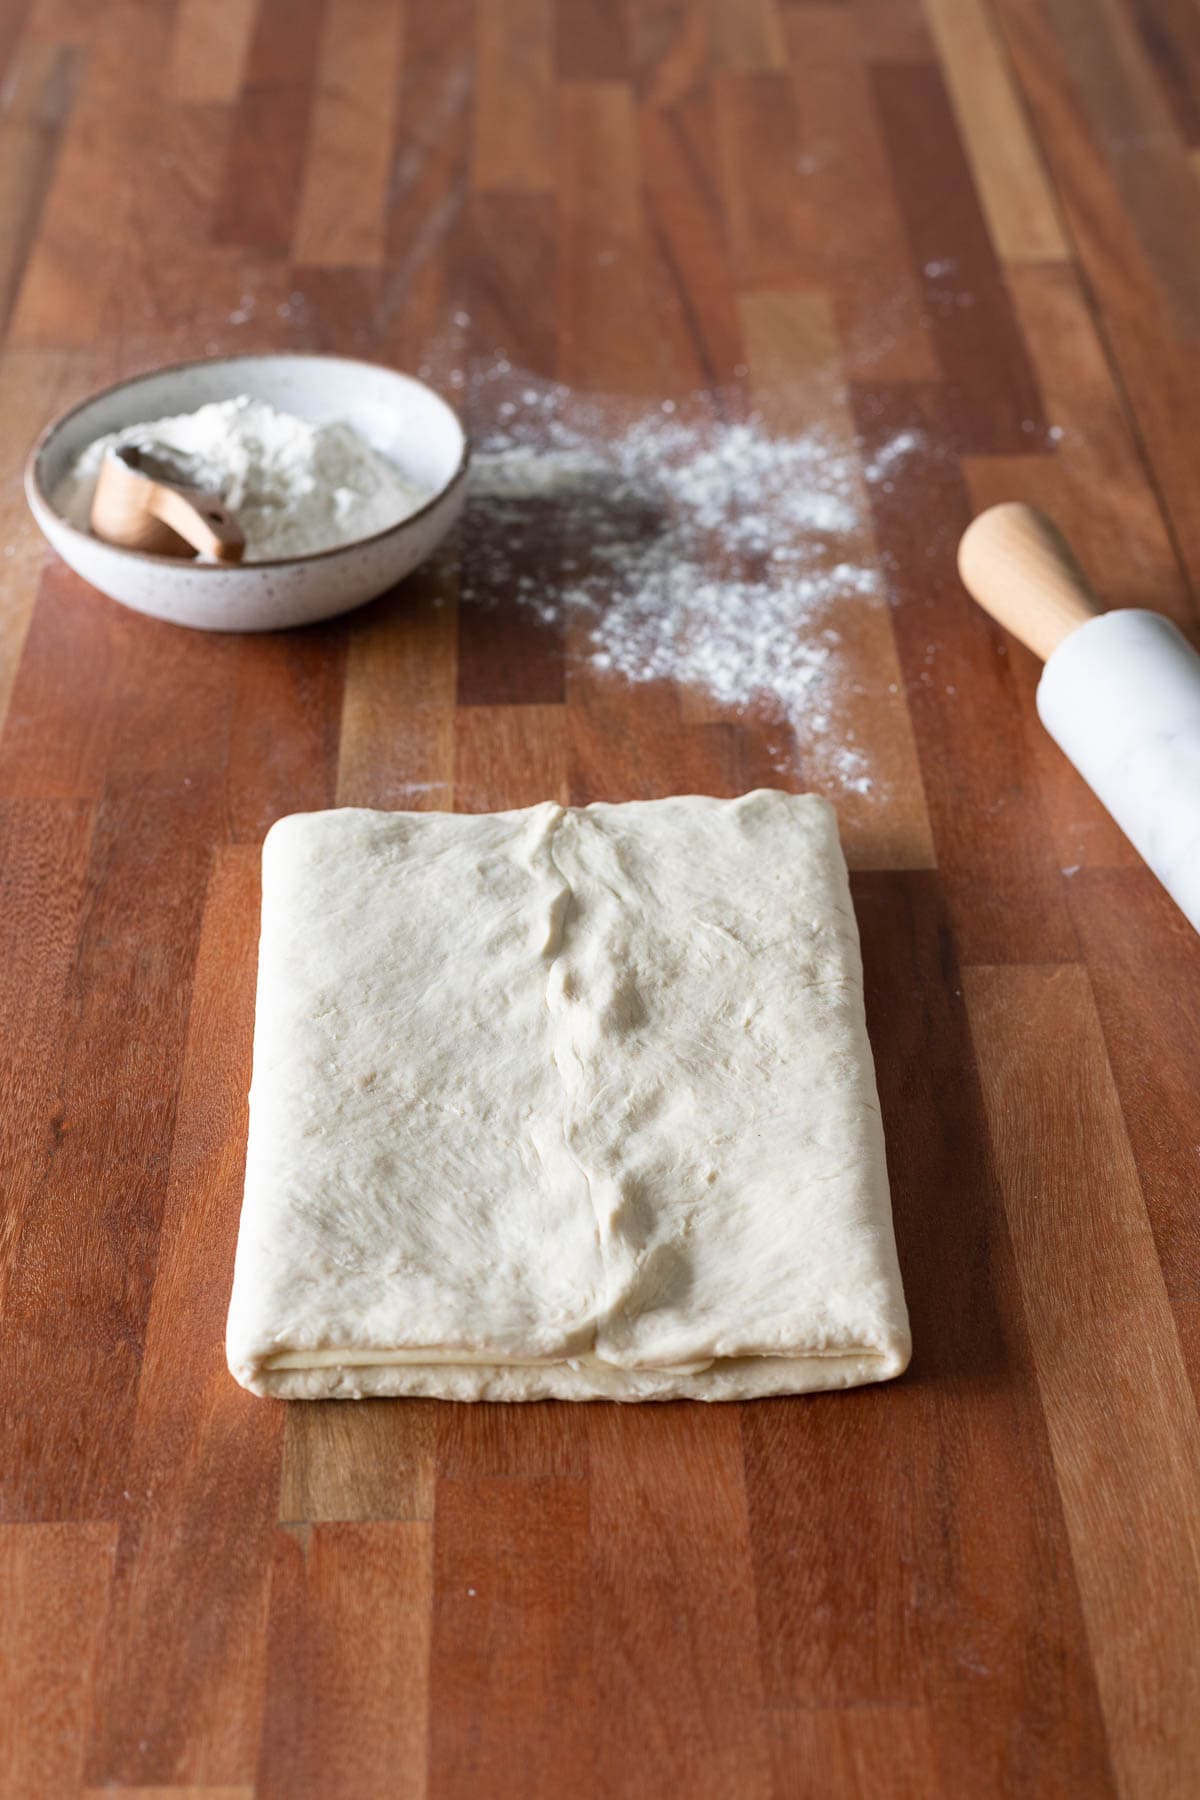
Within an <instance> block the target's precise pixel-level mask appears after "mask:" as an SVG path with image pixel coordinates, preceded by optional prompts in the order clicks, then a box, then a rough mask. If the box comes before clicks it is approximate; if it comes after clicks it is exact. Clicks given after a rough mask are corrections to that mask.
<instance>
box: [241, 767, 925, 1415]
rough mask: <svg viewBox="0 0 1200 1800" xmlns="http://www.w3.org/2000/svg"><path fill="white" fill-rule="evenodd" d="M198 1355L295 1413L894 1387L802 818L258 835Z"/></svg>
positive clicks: (851, 1051) (540, 809) (846, 910)
mask: <svg viewBox="0 0 1200 1800" xmlns="http://www.w3.org/2000/svg"><path fill="white" fill-rule="evenodd" d="M228 1353H229V1363H230V1368H231V1369H232V1371H233V1373H234V1375H235V1376H236V1377H237V1379H238V1380H239V1381H240V1382H242V1383H243V1384H244V1385H245V1386H246V1387H248V1388H251V1389H252V1390H253V1391H254V1392H255V1393H260V1394H273V1395H279V1396H283V1397H286V1398H299V1399H303V1398H324V1397H329V1396H347V1397H357V1396H360V1395H369V1394H427V1395H436V1396H441V1397H443V1398H446V1399H458V1400H480V1399H486V1400H532V1399H541V1398H545V1397H547V1396H558V1397H561V1398H565V1399H592V1398H606V1399H623V1400H643V1399H645V1400H650V1399H678V1398H694V1399H706V1400H722V1399H735V1398H744V1397H747V1396H752V1395H757V1394H772V1393H797V1392H802V1391H805V1390H808V1389H814V1388H830V1387H849V1386H853V1385H856V1384H858V1383H860V1382H866V1381H878V1380H883V1379H886V1378H887V1377H890V1376H893V1375H897V1374H899V1373H900V1372H901V1371H902V1370H903V1369H904V1367H905V1366H906V1364H907V1361H908V1355H909V1336H908V1321H907V1316H906V1313H905V1306H904V1297H903V1292H902V1289H901V1284H900V1275H899V1270H898V1267H897V1262H896V1251H895V1244H894V1240H893V1235H892V1220H891V1208H890V1202H889V1197H888V1187H887V1172H886V1165H885V1161H884V1149H883V1136H882V1130H881V1125H880V1118H879V1106H878V1100H877V1096H876V1091H875V1079H874V1071H873V1066H872V1062H871V1052H870V1046H869V1044H868V1042H867V1035H866V1027H865V1022H864V1017H863V999H862V974H861V965H860V960H859V950H858V933H857V929H856V926H855V921H854V914H853V910H852V908H851V904H850V894H849V887H848V882H847V877H846V867H845V862H844V860H843V857H842V853H841V848H840V846H839V843H838V838H837V828H836V822H835V820H834V815H833V813H832V811H831V809H830V808H829V807H828V806H827V805H826V803H825V802H824V801H823V800H819V799H816V798H814V797H812V796H809V795H789V794H782V793H775V792H771V791H766V790H762V791H759V792H757V793H752V794H747V795H744V796H743V797H742V798H741V799H738V800H712V799H707V798H703V797H698V796H694V795H693V796H685V797H680V798H675V799H668V800H652V801H643V802H632V803H629V804H626V805H596V806H589V807H584V808H581V809H575V810H572V809H565V808H563V807H561V806H557V805H553V804H545V805H541V806H534V807H530V808H527V809H526V810H523V811H519V812H508V813H493V814H485V815H476V816H470V815H454V814H440V813H384V812H369V811H363V810H358V809H351V810H345V811H337V812H325V813H308V814H298V815H296V816H294V817H291V818H287V819H282V820H280V821H279V823H278V824H277V825H275V826H274V827H273V829H272V830H271V831H270V833H269V834H268V837H267V841H266V844H265V847H264V852H263V910H262V943H261V950H260V959H259V975H258V1005H257V1017H256V1023H255V1038H254V1077H253V1085H252V1088H251V1094H250V1136H249V1146H248V1152H247V1163H246V1189H245V1200H244V1204H243V1209H242V1221H241V1231H240V1236H239V1241H238V1251H237V1266H236V1272H235V1277H234V1287H233V1299H232V1304H231V1308H230V1314H229V1329H228Z"/></svg>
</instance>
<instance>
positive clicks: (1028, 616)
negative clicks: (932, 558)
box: [958, 500, 1101, 662]
mask: <svg viewBox="0 0 1200 1800" xmlns="http://www.w3.org/2000/svg"><path fill="white" fill-rule="evenodd" d="M958 572H959V574H960V575H961V576H962V580H963V586H964V587H965V588H966V589H967V590H968V592H969V593H971V594H973V595H974V597H975V599H976V600H978V602H979V604H980V606H982V608H983V610H984V611H985V612H988V613H991V615H992V617H993V619H995V620H997V621H998V622H999V623H1000V624H1001V625H1003V626H1004V627H1005V628H1006V630H1008V631H1011V632H1012V634H1013V636H1014V637H1016V638H1020V640H1021V642H1022V643H1023V644H1025V645H1027V646H1028V648H1029V649H1030V650H1032V651H1033V653H1034V655H1035V656H1040V657H1041V658H1042V661H1043V662H1045V660H1046V659H1047V658H1048V657H1049V656H1052V655H1053V653H1054V651H1055V650H1057V649H1058V646H1059V645H1060V644H1061V643H1062V641H1063V639H1064V638H1065V637H1069V636H1070V634H1071V633H1072V632H1073V631H1078V629H1079V627H1080V626H1081V625H1086V624H1087V622H1088V620H1089V619H1094V618H1095V617H1096V614H1097V613H1098V612H1099V611H1100V610H1101V608H1100V603H1099V601H1098V600H1097V598H1096V596H1095V594H1094V592H1093V591H1092V588H1091V586H1090V585H1089V583H1088V579H1087V577H1086V575H1085V574H1084V573H1083V570H1082V569H1081V568H1080V567H1079V564H1078V563H1077V562H1076V560H1075V556H1074V553H1073V551H1072V549H1071V546H1070V545H1069V544H1068V543H1067V540H1066V538H1064V536H1063V535H1062V532H1061V531H1060V530H1059V529H1058V526H1057V525H1055V524H1054V523H1053V521H1052V520H1050V519H1048V518H1047V517H1046V515H1045V513H1040V512H1038V511H1036V510H1035V508H1034V507H1032V506H1025V505H1023V504H1022V503H1021V502H1020V501H1017V500H1013V501H1009V502H1008V503H1007V504H1005V505H1004V506H992V507H989V508H988V510H987V512H983V513H980V515H979V517H978V518H977V519H975V520H973V521H972V523H971V524H970V525H968V526H967V529H966V531H964V533H963V536H962V542H961V543H960V544H959V546H958Z"/></svg>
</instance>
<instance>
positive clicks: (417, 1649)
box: [254, 1521, 430, 1800]
mask: <svg viewBox="0 0 1200 1800" xmlns="http://www.w3.org/2000/svg"><path fill="white" fill-rule="evenodd" d="M429 1535H430V1529H429V1526H428V1525H426V1524H424V1523H420V1522H416V1521H412V1522H409V1523H405V1524H357V1523H345V1524H341V1525H337V1526H327V1525H300V1526H295V1527H292V1528H290V1529H281V1530H279V1531H278V1532H277V1533H276V1540H275V1561H274V1565H273V1568H272V1572H271V1624H270V1646H269V1657H270V1673H271V1680H270V1684H269V1687H268V1694H267V1707H266V1716H265V1718H264V1721H263V1736H262V1749H261V1752H260V1760H259V1772H258V1781H257V1783H256V1786H255V1790H254V1791H255V1793H256V1794H257V1795H259V1796H265V1797H266V1800H272V1797H274V1796H279V1797H280V1800H292V1796H293V1795H296V1794H310V1793H319V1794H321V1795H323V1796H324V1795H329V1796H330V1800H342V1797H343V1796H345V1800H368V1797H369V1796H370V1797H374V1796H376V1795H378V1796H379V1797H380V1800H385V1797H386V1800H409V1796H410V1795H420V1794H423V1793H424V1792H425V1791H426V1788H425V1740H426V1716H425V1706H426V1694H427V1692H428V1685H429V1663H428V1657H429V1645H428V1618H429V1603H430V1556H429Z"/></svg>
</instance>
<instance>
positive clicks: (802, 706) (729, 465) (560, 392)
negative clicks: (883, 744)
mask: <svg viewBox="0 0 1200 1800" xmlns="http://www.w3.org/2000/svg"><path fill="white" fill-rule="evenodd" d="M505 377H509V379H507V380H505ZM501 381H502V382H503V384H504V385H503V387H502V388H501V389H500V392H501V393H502V394H503V397H502V398H498V399H496V398H493V396H494V395H495V394H496V389H497V384H498V382H501ZM472 389H473V392H472V400H473V401H474V402H475V408H476V410H477V412H478V413H479V414H480V415H481V416H482V417H484V418H485V419H486V421H487V423H486V424H485V425H484V428H483V429H482V431H477V443H478V447H477V450H476V454H475V460H474V474H473V482H472V492H471V499H470V503H469V507H468V513H467V519H466V524H465V533H464V537H463V546H464V550H463V556H464V565H463V580H462V587H461V595H460V597H461V600H462V602H463V604H464V605H466V606H493V605H502V604H511V603H512V602H513V600H515V601H516V602H517V603H518V604H519V605H520V606H522V607H523V608H525V609H527V610H529V611H530V612H532V613H533V614H534V615H535V616H536V617H537V618H538V619H540V620H541V621H543V622H544V623H545V624H547V625H548V626H560V627H562V628H563V631H564V635H565V637H566V642H567V649H568V655H569V657H570V658H572V659H573V660H574V661H575V662H576V664H578V663H579V662H581V661H582V662H584V663H586V664H589V665H590V666H591V667H592V668H593V669H595V670H597V671H605V672H608V673H611V674H612V675H613V676H616V677H619V678H621V679H622V680H624V681H627V682H632V683H645V682H654V681H666V682H673V683H676V684H678V685H680V686H682V687H686V688H692V689H694V690H698V691H700V692H702V693H704V694H705V695H707V696H709V697H710V698H711V699H712V700H713V701H714V702H715V703H716V705H717V706H719V707H721V708H727V709H729V710H730V711H731V712H732V713H734V714H735V715H737V714H748V713H755V714H759V715H761V716H766V717H767V718H769V719H770V720H771V722H772V723H773V724H774V725H776V726H777V728H778V729H777V730H776V731H775V732H774V733H773V737H775V738H778V740H779V742H778V743H775V744H774V745H773V754H774V755H775V756H776V758H777V767H778V768H779V770H780V772H781V773H783V772H786V771H787V770H788V769H789V768H790V767H791V766H792V762H793V759H794V756H795V753H796V752H797V751H798V750H800V749H803V751H804V753H805V757H806V759H807V761H808V762H809V763H810V764H811V763H812V761H813V760H814V759H816V760H819V762H820V766H821V769H822V771H823V772H825V773H826V774H827V775H828V777H829V779H830V781H831V783H832V785H834V786H840V787H842V788H844V789H851V790H854V791H857V792H860V793H865V792H867V791H869V790H870V789H871V788H872V786H873V779H874V778H873V772H872V770H871V769H870V768H869V767H868V763H867V758H866V756H865V754H864V752H863V750H862V749H861V748H860V747H859V746H858V745H857V744H855V743H854V742H848V741H846V739H845V736H844V735H843V736H840V737H839V736H836V735H835V733H834V732H833V731H832V729H831V701H832V700H833V699H835V698H836V694H837V690H838V689H839V688H841V689H842V690H843V691H845V690H847V689H848V687H849V686H850V684H851V683H852V681H853V671H852V670H851V668H850V667H849V662H848V658H847V657H846V655H845V654H844V649H843V640H842V635H841V632H840V631H839V630H838V628H837V625H836V623H835V616H836V614H837V613H838V612H839V611H840V609H841V608H842V606H843V604H844V602H846V601H847V600H851V601H854V602H857V603H858V604H861V605H862V606H864V607H877V606H881V605H883V604H884V603H885V602H884V595H883V590H882V583H881V580H880V575H879V570H878V567H877V563H876V559H875V554H874V544H873V538H872V534H871V530H870V525H869V521H868V517H867V506H866V493H865V488H866V485H868V484H871V483H879V484H880V485H881V486H883V487H885V488H886V486H887V485H888V484H889V483H890V481H891V479H892V476H893V474H894V473H895V472H896V471H897V469H898V467H899V465H900V464H901V463H902V462H903V461H904V459H905V458H906V457H908V456H910V455H911V454H913V452H914V451H916V450H918V449H919V448H920V447H921V446H920V440H919V439H918V437H917V436H916V435H915V434H914V433H911V432H905V433H902V434H899V435H897V436H896V437H895V438H894V439H893V440H892V441H891V442H890V443H888V444H887V445H886V446H885V447H884V449H883V450H882V452H877V453H876V455H875V457H874V458H873V459H872V460H868V461H865V462H864V461H863V460H862V459H861V458H859V457H858V456H857V455H855V454H853V453H848V452H847V449H846V447H845V445H844V444H840V443H838V442H835V441H834V440H833V439H831V437H830V436H829V435H828V434H827V433H826V432H825V431H824V430H823V429H822V428H821V427H820V426H814V427H813V428H812V429H811V430H808V431H805V432H802V433H799V434H793V435H781V434H779V433H776V432H772V431H771V430H769V429H768V428H767V426H766V425H765V424H764V422H763V421H762V420H761V419H760V418H758V417H757V416H755V415H753V414H751V415H750V416H749V417H742V418H734V419H733V420H729V419H725V418H722V417H720V416H718V415H717V414H716V412H715V409H713V408H712V407H711V406H709V407H708V408H707V409H705V410H703V411H702V410H701V409H700V407H699V406H696V407H695V408H693V409H690V410H689V416H687V417H684V416H683V409H682V408H677V407H676V406H675V405H674V403H672V402H670V401H667V402H664V403H663V404H662V405H660V406H652V407H643V408H642V409H640V410H638V409H636V408H632V407H630V406H628V405H621V404H619V403H617V402H615V401H610V400H607V401H606V400H597V399H595V398H590V397H586V396H582V395H578V394H575V393H573V392H572V391H571V390H570V389H568V388H565V387H563V386H561V385H556V384H549V383H545V382H541V381H536V380H532V379H529V378H519V377H518V376H517V375H516V372H511V375H510V372H509V370H508V369H507V366H504V367H503V368H501V369H500V370H499V372H497V370H496V366H495V365H492V366H491V367H489V369H488V370H487V371H486V372H485V373H484V374H483V375H482V376H481V377H479V378H478V379H477V380H476V381H475V382H473V383H472ZM489 389H490V390H491V391H490V392H489V391H488V390H489ZM843 616H844V615H843Z"/></svg>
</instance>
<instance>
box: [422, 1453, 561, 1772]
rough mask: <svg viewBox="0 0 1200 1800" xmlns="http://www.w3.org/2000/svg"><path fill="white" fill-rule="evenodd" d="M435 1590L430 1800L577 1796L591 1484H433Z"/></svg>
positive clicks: (514, 1480) (511, 1479)
mask: <svg viewBox="0 0 1200 1800" xmlns="http://www.w3.org/2000/svg"><path fill="white" fill-rule="evenodd" d="M433 1581H434V1596H433V1598H434V1623H433V1644H432V1650H431V1684H432V1691H433V1693H435V1694H436V1695H437V1704H436V1705H435V1706H434V1708H433V1712H432V1714H431V1717H430V1734H429V1788H428V1792H429V1793H430V1794H431V1795H436V1796H439V1797H440V1796H449V1795H456V1796H457V1795H460V1794H461V1795H466V1794H471V1793H476V1792H478V1791H479V1787H480V1784H481V1783H486V1784H488V1785H492V1784H494V1791H495V1792H497V1793H504V1792H513V1791H519V1792H521V1793H523V1794H529V1795H536V1796H539V1800H540V1797H541V1796H545V1797H546V1800H551V1797H552V1796H555V1795H558V1794H563V1793H572V1792H580V1791H585V1790H584V1782H585V1781H586V1776H585V1775H584V1770H585V1768H586V1765H587V1763H588V1762H589V1760H590V1752H591V1744H592V1734H593V1718H592V1709H593V1704H594V1702H593V1697H592V1676H591V1653H590V1627H591V1620H590V1611H591V1607H590V1601H589V1585H590V1584H589V1582H588V1485H587V1483H586V1482H584V1481H582V1480H580V1479H579V1478H578V1477H574V1476H558V1475H526V1476H505V1475H491V1476H479V1477H477V1478H476V1479H474V1480H462V1479H460V1478H458V1477H454V1476H445V1477H443V1478H442V1479H440V1480H439V1483H438V1494H437V1517H436V1524H435V1526H434V1573H433ZM514 1692H517V1693H520V1695H521V1700H522V1703H521V1705H520V1706H519V1707H514V1706H513V1705H512V1703H511V1695H512V1694H513V1693H514Z"/></svg>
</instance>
